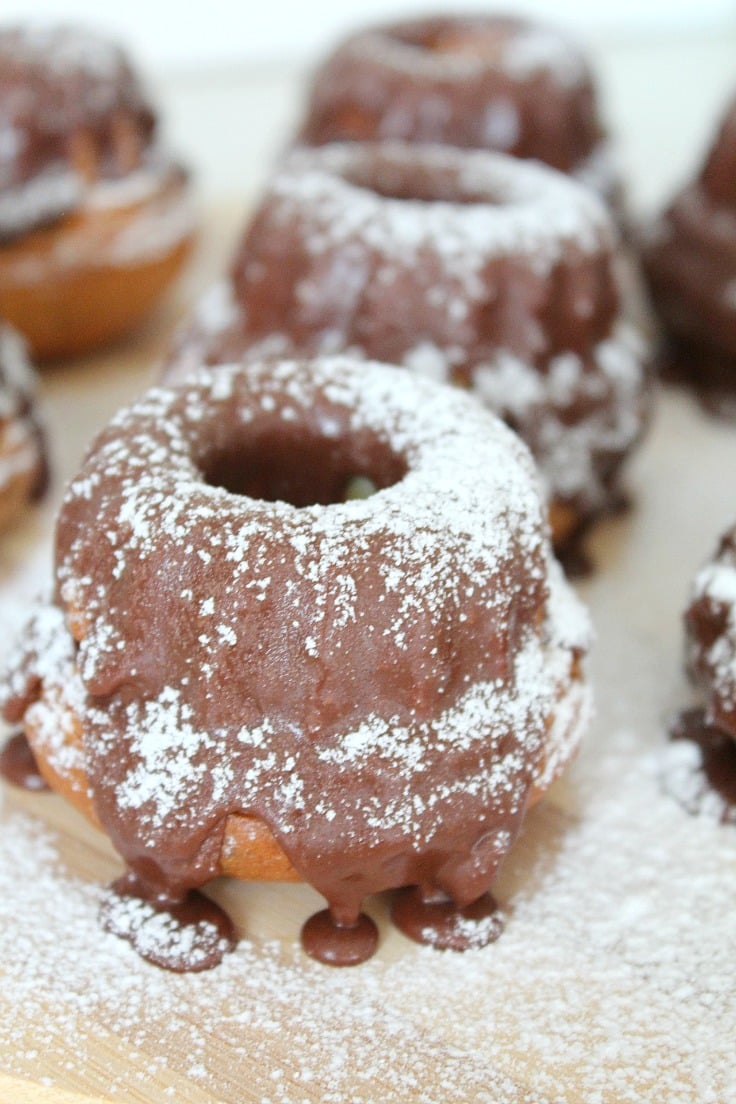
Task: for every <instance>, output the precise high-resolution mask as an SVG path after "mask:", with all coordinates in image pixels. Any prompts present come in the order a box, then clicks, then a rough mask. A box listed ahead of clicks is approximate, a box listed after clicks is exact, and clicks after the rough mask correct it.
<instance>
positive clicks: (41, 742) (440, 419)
mask: <svg viewBox="0 0 736 1104" xmlns="http://www.w3.org/2000/svg"><path fill="white" fill-rule="evenodd" d="M356 475H360V476H365V477H368V478H370V480H371V481H372V482H373V484H374V485H375V486H376V487H377V488H378V489H377V491H376V493H375V494H373V495H372V496H370V497H368V498H365V499H361V500H347V501H345V500H344V499H345V491H346V487H347V486H348V484H349V483H350V481H351V480H352V479H353V478H354V477H355V476H356ZM587 647H588V626H587V619H586V617H585V615H584V613H583V611H582V610H581V608H580V606H579V604H578V602H577V600H576V599H575V597H574V595H573V594H572V592H571V590H570V589H569V587H568V585H567V583H566V582H565V580H564V579H563V577H562V574H561V572H560V570H559V568H558V566H557V564H556V562H555V561H554V559H553V557H552V556H551V552H550V548H549V544H548V540H547V530H546V521H545V517H544V507H543V504H542V501H541V499H540V495H539V489H538V484H537V478H536V474H535V472H534V469H533V465H532V462H531V459H530V457H529V454H528V452H527V450H526V448H525V447H524V445H523V444H522V443H521V442H520V441H519V439H518V438H517V437H516V436H515V435H514V434H512V433H511V432H510V431H509V430H508V429H507V428H506V427H505V426H504V425H503V424H502V423H501V422H500V421H498V420H497V419H496V418H494V417H493V416H492V415H491V414H490V413H489V412H488V411H486V410H484V409H483V408H482V407H481V406H480V404H478V403H476V402H474V401H473V400H472V399H471V398H470V397H469V396H467V395H465V394H463V393H462V392H461V391H458V390H451V389H446V388H444V387H440V386H439V385H438V384H436V383H434V382H432V381H429V380H423V379H421V378H419V377H417V376H415V375H412V374H411V373H409V372H405V371H401V370H399V369H396V368H391V367H387V366H385V365H381V364H368V363H366V362H365V361H358V360H350V359H346V358H337V359H335V358H332V359H330V358H328V359H325V360H317V361H312V362H290V361H282V362H266V363H254V364H250V365H230V366H227V365H221V366H218V367H217V368H216V369H213V370H211V371H202V372H200V373H199V374H195V375H193V376H191V377H190V378H189V379H188V380H185V381H182V382H181V383H180V384H178V385H177V386H174V387H171V388H158V389H154V390H152V391H150V392H148V393H147V394H145V395H144V396H143V397H142V398H141V399H140V400H139V401H138V402H136V403H135V404H134V405H133V406H132V407H130V408H129V409H127V410H124V411H122V412H121V413H120V414H119V415H118V416H117V417H116V418H115V419H114V420H113V422H112V423H111V424H110V426H109V427H108V428H107V429H106V430H105V431H104V432H103V433H102V434H101V435H100V436H99V437H98V438H97V440H96V441H95V442H94V443H93V445H92V447H91V449H90V451H89V453H88V455H87V458H86V460H85V461H84V464H83V466H82V469H81V471H80V472H79V475H78V476H77V477H76V478H75V479H74V480H73V481H72V483H71V484H70V486H69V488H68V490H67V492H66V496H65V498H64V502H63V505H62V508H61V513H60V516H59V522H58V527H57V536H56V554H55V591H54V596H53V600H52V601H51V603H50V604H48V605H46V606H44V607H43V608H41V609H40V610H39V611H38V613H37V614H36V616H35V617H34V619H33V621H32V623H31V625H30V626H29V629H28V633H27V635H26V638H25V644H24V646H23V647H21V648H20V649H19V653H18V655H17V656H16V658H15V661H14V665H13V668H12V670H11V673H10V676H9V679H8V682H7V685H6V687H5V691H4V715H5V718H6V719H7V720H9V721H10V722H12V723H17V722H21V723H22V724H23V726H24V728H25V731H26V733H27V736H28V739H29V740H30V743H31V745H32V748H33V751H34V753H35V755H36V757H37V759H38V763H39V766H40V768H41V770H42V772H43V774H44V775H45V777H46V778H47V780H48V782H49V783H50V784H51V786H52V787H54V788H55V789H58V790H59V791H60V792H61V793H63V794H65V795H66V796H67V797H68V798H69V799H70V800H71V801H73V802H74V804H75V805H77V806H78V807H79V808H80V809H81V810H82V811H83V812H84V813H86V815H87V816H88V817H89V818H90V819H91V820H92V821H93V822H94V823H96V824H99V825H101V826H102V827H103V828H104V830H105V831H106V832H107V833H108V834H109V836H110V838H111V839H112V842H113V843H114V845H115V847H116V848H117V850H118V851H119V852H120V854H121V855H122V856H123V858H124V859H125V862H126V863H127V865H128V870H129V874H128V875H127V876H124V877H123V878H122V879H121V880H120V881H119V882H118V883H117V885H116V887H115V891H114V892H113V893H111V895H110V896H109V898H108V899H107V902H106V905H105V908H104V919H105V923H106V925H107V926H108V927H109V928H111V929H112V930H114V931H116V932H117V933H118V934H121V935H124V936H125V937H127V938H128V939H130V940H131V941H132V942H133V943H134V945H135V946H136V947H137V948H138V949H139V950H140V952H141V953H142V954H144V955H145V956H146V957H148V958H149V959H151V960H152V961H155V962H158V963H160V964H162V965H164V966H168V967H170V968H173V969H179V970H185V969H188V970H196V969H203V968H206V967H207V966H210V965H213V964H214V963H215V962H216V961H219V959H220V958H221V957H222V955H223V954H224V953H225V952H226V951H227V950H228V949H229V948H230V947H231V946H232V942H233V931H232V926H231V925H230V923H229V921H228V919H227V917H226V916H225V915H224V913H222V912H221V910H219V909H218V908H217V907H216V906H215V905H214V904H213V903H212V902H210V901H208V900H207V898H204V897H202V896H201V895H197V894H196V893H195V892H194V891H195V890H196V889H197V888H198V887H200V886H202V885H204V884H205V883H206V882H208V881H209V880H210V879H211V878H213V877H214V876H215V875H218V874H230V875H233V876H236V877H239V878H247V879H263V878H270V879H287V880H288V879H304V880H306V881H307V882H309V883H311V885H313V886H314V887H315V888H316V889H318V890H319V892H320V893H322V894H323V895H324V896H325V898H326V900H327V902H328V905H329V910H328V911H327V912H326V913H322V914H318V915H317V917H316V918H312V920H310V921H309V922H308V923H307V924H306V925H305V928H304V931H303V941H304V944H305V947H306V948H307V950H308V951H309V952H310V953H311V954H313V955H314V956H315V957H317V958H320V959H322V960H323V961H327V962H332V963H338V964H349V963H355V962H359V961H362V960H363V959H364V958H366V957H368V956H369V955H370V954H371V953H372V952H373V950H374V948H375V945H376V938H377V936H376V929H375V926H374V925H373V922H372V921H371V920H369V919H368V918H367V917H366V916H364V915H363V914H362V913H361V906H362V902H363V900H364V898H366V897H367V896H368V895H370V894H373V893H376V892H378V891H383V890H391V889H399V888H402V887H403V892H402V893H401V894H400V895H399V896H398V898H397V900H396V901H395V904H394V916H395V919H396V921H397V923H398V924H399V925H400V926H401V927H402V928H403V929H404V930H406V931H408V932H409V933H410V934H412V935H413V936H414V937H415V938H418V939H421V940H423V941H425V942H430V943H433V944H434V945H436V946H441V947H454V948H461V947H463V946H468V945H474V946H481V945H483V944H484V943H485V942H488V941H489V940H490V939H492V938H495V936H497V935H498V933H499V930H500V926H501V925H500V923H499V918H498V915H497V914H496V913H495V912H494V905H493V901H492V899H491V898H490V897H489V896H488V895H487V891H488V889H489V887H490V886H491V884H492V883H493V880H494V877H495V874H496V871H497V869H498V866H499V864H500V862H501V861H502V859H503V858H504V856H505V855H506V854H507V852H508V851H509V849H510V847H511V845H512V843H513V842H514V839H515V837H516V835H517V833H518V831H519V827H520V825H521V822H522V819H523V817H524V814H525V811H526V810H527V809H528V807H529V806H530V804H531V803H532V802H534V801H535V800H536V799H537V798H538V797H539V796H540V795H541V794H542V793H543V792H544V791H545V790H546V789H547V788H548V787H549V786H550V784H551V783H552V781H553V780H554V779H555V778H556V777H557V775H558V774H559V773H560V771H561V770H562V769H563V767H564V766H565V764H566V763H567V762H568V760H569V759H570V757H571V755H572V754H573V752H574V750H575V747H576V745H577V742H578V740H579V737H580V734H581V732H582V730H583V728H584V725H585V722H586V718H587V713H588V689H587V685H586V681H585V676H584V672H583V661H584V656H585V652H586V649H587Z"/></svg>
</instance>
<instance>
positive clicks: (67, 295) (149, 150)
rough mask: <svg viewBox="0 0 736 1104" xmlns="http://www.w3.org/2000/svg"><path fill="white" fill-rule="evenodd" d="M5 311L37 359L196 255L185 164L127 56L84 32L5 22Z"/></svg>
mask: <svg viewBox="0 0 736 1104" xmlns="http://www.w3.org/2000/svg"><path fill="white" fill-rule="evenodd" d="M0 117H1V118H2V122H3V130H2V135H3V141H2V142H1V143H0V314H1V315H3V316H4V317H5V318H6V319H7V320H8V321H9V322H11V323H12V324H13V325H14V326H15V327H16V328H17V329H18V330H19V331H20V332H21V333H22V334H23V335H24V337H25V338H26V340H27V342H28V344H29V346H30V348H31V350H32V352H33V354H34V355H36V356H39V357H49V356H59V355H68V354H72V353H78V352H83V351H85V350H87V349H91V348H94V347H96V346H98V345H101V344H104V343H105V342H107V341H110V340H112V339H113V338H115V337H118V336H119V335H120V334H122V333H123V332H125V331H126V330H128V329H129V328H131V327H132V326H133V325H135V323H137V322H138V321H139V320H140V319H141V318H142V317H143V316H144V315H145V314H146V313H147V312H148V311H149V310H150V309H151V308H152V307H153V305H154V304H155V303H156V301H157V300H158V299H159V297H160V295H161V294H162V292H163V290H164V289H165V287H166V286H167V285H168V284H169V283H170V282H171V280H172V279H173V277H174V275H175V274H176V273H177V272H178V270H179V268H180V267H181V265H182V262H183V261H184V259H185V257H186V256H187V254H188V251H189V248H190V245H191V241H192V234H193V227H194V217H193V207H192V199H191V195H190V188H189V184H188V180H187V174H186V173H185V171H184V170H183V169H182V168H181V167H180V166H179V165H177V164H175V163H173V162H172V161H171V160H170V159H169V157H168V155H167V154H166V153H165V152H164V150H163V149H162V148H161V145H160V142H159V141H158V139H157V131H156V118H155V115H154V112H153V109H152V107H151V105H150V103H149V102H148V99H147V97H146V95H145V93H144V91H143V89H142V87H141V84H140V81H139V79H138V77H137V75H136V74H135V72H134V71H133V69H132V68H131V66H130V63H129V62H128V60H127V58H126V57H125V55H124V54H123V52H122V51H121V50H120V49H119V48H118V47H117V46H115V45H114V44H112V43H110V42H108V41H107V40H106V39H104V38H100V37H98V36H97V35H94V34H92V33H90V32H88V31H85V30H82V29H79V28H73V27H66V26H59V27H50V28H40V27H35V26H34V27H30V26H29V27H26V26H13V27H9V28H5V29H2V30H0Z"/></svg>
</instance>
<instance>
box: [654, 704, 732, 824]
mask: <svg viewBox="0 0 736 1104" xmlns="http://www.w3.org/2000/svg"><path fill="white" fill-rule="evenodd" d="M670 739H672V740H689V741H691V743H693V744H696V745H697V747H698V749H699V751H700V754H701V764H700V768H699V772H698V773H699V775H700V776H701V778H702V788H703V792H704V793H705V792H707V790H709V789H710V790H714V791H715V792H716V793H717V794H718V796H719V797H720V798H721V801H722V803H723V809H722V813H721V821H722V823H724V824H736V741H735V740H734V739H733V737H732V736H731V735H730V734H729V733H727V732H723V730H722V729H720V728H716V727H715V725H713V724H711V723H710V722H709V721H708V720H707V718H706V715H705V711H704V710H703V709H688V710H684V711H683V712H682V713H680V714H678V716H677V717H676V718H675V720H674V722H673V724H672V726H671V728H670ZM696 804H697V802H696Z"/></svg>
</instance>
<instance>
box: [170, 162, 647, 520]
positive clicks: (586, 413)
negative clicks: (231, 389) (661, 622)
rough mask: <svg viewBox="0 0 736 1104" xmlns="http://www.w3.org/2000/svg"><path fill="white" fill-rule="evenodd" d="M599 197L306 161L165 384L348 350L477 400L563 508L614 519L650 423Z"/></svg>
mask: <svg viewBox="0 0 736 1104" xmlns="http://www.w3.org/2000/svg"><path fill="white" fill-rule="evenodd" d="M619 260H620V257H619V254H618V244H617V237H616V233H615V230H614V227H613V225H612V223H611V220H610V217H609V216H608V214H607V212H606V210H605V209H604V207H603V206H602V204H601V203H600V202H599V201H598V200H597V198H596V197H595V196H593V195H591V194H589V193H586V192H585V191H584V190H583V189H581V188H579V187H578V186H576V185H575V184H574V183H573V182H572V181H570V180H569V179H568V178H566V177H563V176H561V175H560V174H557V173H553V172H551V171H550V170H549V169H547V168H545V167H544V166H539V165H532V164H528V163H524V162H519V161H515V160H512V159H509V158H506V157H503V156H501V155H498V154H490V153H485V152H481V153H478V152H472V151H458V150H451V149H443V148H439V147H429V148H427V147H425V148H423V149H417V148H414V147H410V146H406V145H402V144H400V143H384V144H382V145H381V146H380V147H378V149H376V147H367V146H364V145H352V146H350V145H344V146H341V147H330V148H324V149H319V150H310V151H300V152H298V153H295V154H292V156H291V157H290V158H289V159H288V160H287V161H286V163H285V164H284V165H283V166H282V168H281V169H280V170H279V171H278V172H277V173H276V174H275V176H274V178H273V180H272V181H271V183H270V185H269V188H268V191H267V193H266V195H265V197H264V200H263V202H262V204H261V207H260V209H259V210H258V212H257V213H256V215H255V217H254V219H253V221H252V223H251V225H250V228H249V229H248V231H247V232H246V235H245V237H244V239H243V242H242V244H241V247H240V250H239V252H238V254H237V256H236V259H235V262H234V264H233V266H232V272H231V280H230V283H229V284H222V285H219V286H218V287H217V289H216V290H213V291H212V292H211V293H210V294H209V295H208V296H207V297H206V298H205V300H204V301H203V303H202V306H201V308H200V310H199V311H198V313H197V315H196V316H195V320H194V322H193V324H192V325H191V326H190V327H188V329H187V330H185V331H184V332H183V333H182V334H181V336H180V337H179V339H178V341H177V344H176V348H175V349H174V350H173V352H172V354H171V356H170V358H169V362H168V365H167V367H166V369H165V378H166V379H176V378H177V377H179V376H180V375H181V374H183V373H185V372H186V371H188V370H189V369H190V367H191V366H192V365H193V364H195V363H197V361H198V359H199V358H201V357H204V358H205V359H206V360H208V361H209V362H211V363H216V362H217V361H218V360H222V359H227V358H228V357H240V356H242V355H243V354H244V353H245V355H246V356H248V357H254V358H260V357H261V356H264V355H280V356H284V355H287V356H288V355H295V354H296V355H301V354H308V355H312V354H323V353H333V352H345V351H348V352H349V353H350V354H351V355H363V356H365V357H367V358H371V357H375V358H378V359H383V360H386V361H390V362H392V363H399V364H403V365H404V366H406V367H408V368H410V369H412V370H413V371H416V372H417V373H419V374H422V375H426V376H429V377H431V378H434V379H438V380H443V381H446V382H451V383H455V384H457V385H459V386H460V387H463V388H467V389H470V390H471V391H472V392H473V393H474V394H475V395H476V396H477V397H478V398H479V399H480V400H481V402H483V403H484V404H485V405H487V406H488V407H489V408H490V409H491V410H493V411H494V413H496V414H497V415H499V416H500V417H502V418H503V419H504V420H505V421H506V422H508V424H510V425H511V426H512V428H514V429H515V430H516V431H517V432H519V433H520V435H521V436H522V437H523V438H524V440H525V441H526V443H527V444H528V445H529V447H530V448H531V450H532V452H533V454H534V457H535V459H536V461H537V463H538V464H539V466H540V469H541V472H542V477H543V480H544V483H545V489H546V491H547V493H548V495H549V497H550V498H551V499H553V500H556V501H559V502H562V503H565V504H569V505H570V506H571V507H572V508H573V509H574V511H575V513H576V514H577V515H579V516H580V518H581V519H585V518H588V517H590V516H593V515H595V514H598V513H600V512H601V511H602V510H604V509H605V508H606V507H607V505H608V503H609V502H610V500H611V497H612V495H614V494H615V482H616V478H617V475H618V472H619V469H620V466H621V464H622V462H623V459H624V457H625V456H626V455H628V453H629V452H630V451H631V449H632V448H633V447H634V445H635V444H636V442H637V441H638V439H639V437H640V436H641V433H642V431H643V428H644V426H645V425H646V422H647V420H648V415H649V407H650V401H651V387H650V380H649V370H648V358H649V354H648V348H647V342H646V341H645V340H644V338H643V336H642V334H641V333H640V332H639V329H638V327H637V326H636V325H634V324H633V322H632V321H630V320H629V319H628V317H627V310H626V306H625V304H624V302H623V298H624V297H623V291H622V288H621V286H620V284H621V277H620V275H619V272H618V268H617V266H618V263H619Z"/></svg>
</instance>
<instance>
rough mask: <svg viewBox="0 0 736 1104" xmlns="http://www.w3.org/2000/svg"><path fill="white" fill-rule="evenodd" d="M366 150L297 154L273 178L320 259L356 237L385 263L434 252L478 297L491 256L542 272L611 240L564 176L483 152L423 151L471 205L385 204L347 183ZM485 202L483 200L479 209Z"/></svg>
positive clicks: (390, 151)
mask: <svg viewBox="0 0 736 1104" xmlns="http://www.w3.org/2000/svg"><path fill="white" fill-rule="evenodd" d="M381 150H382V155H383V156H385V157H386V159H387V161H389V162H390V161H391V159H392V158H395V159H396V161H397V162H398V163H401V160H402V157H405V147H404V146H403V145H402V144H401V143H397V144H393V143H391V142H386V143H382V145H381ZM370 156H371V155H370V153H369V151H367V150H366V149H363V150H362V152H361V150H360V149H359V148H356V147H355V146H353V145H338V144H335V145H333V146H329V147H323V148H322V149H320V150H317V151H312V150H297V151H295V152H294V153H292V154H291V155H290V157H289V158H288V159H287V161H286V162H285V164H284V169H283V171H281V172H277V173H276V175H275V177H274V179H273V181H272V183H271V189H272V193H273V195H274V196H277V197H279V199H280V200H281V201H282V203H283V204H284V217H285V218H288V217H289V212H290V207H289V204H292V205H294V212H293V213H292V214H294V213H296V212H297V211H298V212H300V213H301V214H302V217H304V213H305V212H307V214H306V218H307V219H308V221H309V223H310V224H311V227H312V230H311V234H310V237H309V241H308V245H309V248H310V249H311V250H312V251H313V253H314V254H320V253H323V252H325V251H326V250H327V249H332V248H334V246H335V245H337V244H344V243H347V242H349V241H350V240H351V239H352V238H353V237H354V236H355V235H356V234H359V235H360V236H361V238H362V240H363V241H365V242H367V243H368V244H369V245H370V246H371V247H372V248H375V249H376V250H378V251H379V253H380V254H381V256H383V257H386V258H388V260H389V261H390V260H391V258H397V259H401V261H402V262H403V263H406V261H407V257H412V256H416V257H419V256H420V255H421V251H422V249H423V248H426V247H427V246H428V245H431V248H432V249H433V250H436V251H438V252H439V254H440V255H441V256H442V258H443V262H444V264H445V266H446V269H447V271H448V272H449V273H451V274H452V275H453V276H454V277H456V278H457V279H459V280H460V281H461V283H462V286H463V288H464V290H465V292H466V294H467V295H469V296H470V297H471V298H475V297H476V296H477V295H478V292H479V287H478V286H477V281H478V278H479V273H480V272H481V270H482V268H483V266H484V264H485V263H486V262H487V260H488V259H489V258H493V257H503V256H508V255H509V254H514V255H522V256H524V257H526V258H527V259H528V261H529V262H530V263H533V266H534V268H535V270H536V271H538V272H539V273H540V274H544V273H546V272H549V271H550V269H551V268H552V267H553V266H554V265H555V264H556V263H557V261H559V260H560V258H561V256H562V254H563V252H564V250H565V249H566V248H567V247H568V246H569V244H570V243H574V244H575V245H576V246H578V248H580V249H581V250H582V251H583V252H593V251H595V250H597V249H599V248H600V247H601V243H602V242H609V241H610V240H611V237H612V227H611V224H610V220H609V217H608V215H607V213H606V211H605V208H604V207H603V205H602V203H601V201H600V200H599V199H598V198H597V197H596V196H595V195H593V194H592V193H591V192H588V191H587V190H585V189H581V188H580V187H579V186H578V185H577V184H575V183H574V182H573V181H571V180H570V179H569V178H568V177H565V176H563V175H562V174H561V173H555V172H553V171H552V170H551V169H548V168H547V167H546V166H544V165H540V164H536V163H531V162H526V161H518V160H516V159H509V158H507V157H505V156H504V155H502V154H495V153H490V152H488V151H485V150H483V151H473V150H463V151H461V152H458V151H456V150H453V149H449V148H446V147H443V146H426V147H423V149H422V152H421V159H420V164H421V165H422V166H423V168H424V170H425V171H427V170H432V171H435V172H436V171H450V172H453V173H456V174H457V187H458V189H459V194H458V198H460V197H461V196H462V195H463V194H466V195H467V196H468V198H469V199H472V198H475V199H476V202H469V203H467V204H465V205H461V204H459V203H457V202H454V203H442V202H439V201H438V202H434V203H432V205H431V208H430V209H429V210H428V209H427V205H426V204H425V203H422V202H421V200H411V199H393V200H392V199H390V198H388V199H387V198H386V196H383V195H378V194H376V193H374V192H371V191H369V190H367V189H365V188H361V187H359V186H356V185H355V184H352V183H350V182H349V180H348V179H347V178H346V177H347V176H348V175H349V173H351V172H355V171H356V170H357V171H360V166H361V165H362V164H365V165H366V166H367V165H368V163H369V158H370ZM478 196H483V197H484V198H486V199H487V202H483V203H480V202H477V197H478Z"/></svg>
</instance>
